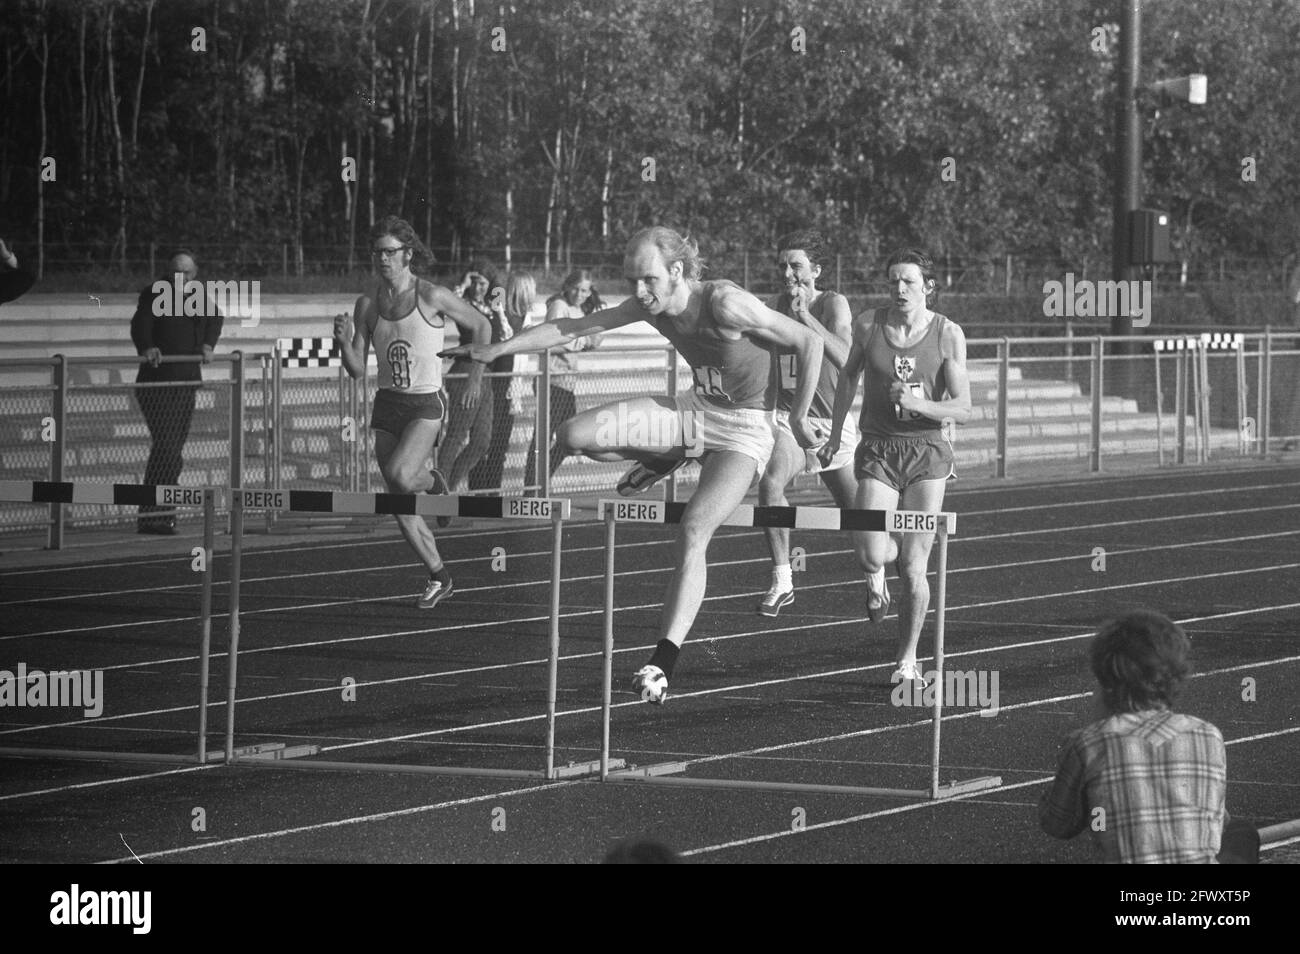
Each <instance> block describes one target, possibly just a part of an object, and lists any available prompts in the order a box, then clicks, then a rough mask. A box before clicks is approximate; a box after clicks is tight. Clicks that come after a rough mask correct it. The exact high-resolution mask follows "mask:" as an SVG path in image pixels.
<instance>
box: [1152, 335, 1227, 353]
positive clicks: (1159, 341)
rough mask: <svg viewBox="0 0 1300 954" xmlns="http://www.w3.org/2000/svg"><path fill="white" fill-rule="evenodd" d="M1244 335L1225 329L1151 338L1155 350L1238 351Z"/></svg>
mask: <svg viewBox="0 0 1300 954" xmlns="http://www.w3.org/2000/svg"><path fill="white" fill-rule="evenodd" d="M1243 341H1244V336H1243V335H1241V334H1239V333H1231V332H1226V331H1214V332H1206V333H1203V334H1200V335H1180V336H1179V337H1177V338H1152V339H1151V347H1152V348H1154V349H1155V350H1156V351H1191V350H1193V349H1194V348H1205V349H1208V350H1210V351H1240V350H1241V347H1242V343H1243Z"/></svg>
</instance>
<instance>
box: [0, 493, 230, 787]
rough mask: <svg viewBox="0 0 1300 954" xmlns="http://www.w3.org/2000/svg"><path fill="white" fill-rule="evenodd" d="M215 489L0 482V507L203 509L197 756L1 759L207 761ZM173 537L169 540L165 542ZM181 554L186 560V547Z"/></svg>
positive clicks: (64, 753) (77, 753) (59, 753)
mask: <svg viewBox="0 0 1300 954" xmlns="http://www.w3.org/2000/svg"><path fill="white" fill-rule="evenodd" d="M223 495H224V491H223V490H222V489H221V488H220V487H180V486H175V485H170V484H94V483H69V482H63V481H57V482H56V481H45V480H35V481H31V480H0V503H48V504H72V503H78V504H104V505H106V506H117V507H142V506H155V505H163V506H169V507H201V508H202V509H203V552H204V560H203V570H202V577H201V580H200V583H199V706H198V709H199V727H198V745H197V753H196V755H177V754H175V753H158V752H113V751H103V750H93V751H87V750H83V749H45V748H40V749H38V748H9V747H5V748H0V755H13V756H23V757H44V758H54V759H94V760H98V761H105V760H117V761H126V762H166V763H178V762H180V763H193V762H196V761H197V762H198V763H200V764H202V763H204V762H206V761H207V760H208V752H207V728H208V661H209V650H210V646H211V641H212V564H213V560H212V547H213V542H214V538H215V511H216V508H217V507H218V506H220V505H221V503H222V501H223ZM169 539H174V538H169ZM184 555H185V558H186V559H187V560H189V559H191V555H190V546H189V545H188V544H185V545H184Z"/></svg>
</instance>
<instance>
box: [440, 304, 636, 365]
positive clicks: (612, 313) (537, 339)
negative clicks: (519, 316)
mask: <svg viewBox="0 0 1300 954" xmlns="http://www.w3.org/2000/svg"><path fill="white" fill-rule="evenodd" d="M645 318H646V313H645V310H644V309H642V307H641V304H640V302H638V301H637V300H636V299H635V298H626V299H624V300H623V302H622V303H621V304H619V305H616V306H615V307H613V308H606V309H604V310H602V311H593V312H592V313H591V314H590V315H585V316H583V317H582V318H561V319H559V320H558V321H546V322H543V323H542V324H540V325H533V326H532V327H531V328H525V329H524V330H523V331H521V332H519V334H517V335H515V336H514V337H513V338H511V339H510V340H509V341H502V342H499V343H498V344H494V345H491V344H484V345H480V344H473V345H461V346H460V347H458V348H449V349H447V350H446V351H444V352H442V355H443V357H446V358H460V357H465V358H469V359H470V360H471V361H478V362H481V363H483V364H488V363H491V362H493V361H495V360H496V359H497V358H503V357H505V356H506V355H508V354H522V353H525V352H529V351H545V350H547V349H548V348H554V347H555V346H556V345H561V344H564V343H565V342H566V341H572V340H573V339H574V338H581V337H583V336H585V335H592V334H599V333H603V332H606V331H612V330H613V329H615V328H622V327H623V326H624V325H631V324H635V323H636V322H638V321H645Z"/></svg>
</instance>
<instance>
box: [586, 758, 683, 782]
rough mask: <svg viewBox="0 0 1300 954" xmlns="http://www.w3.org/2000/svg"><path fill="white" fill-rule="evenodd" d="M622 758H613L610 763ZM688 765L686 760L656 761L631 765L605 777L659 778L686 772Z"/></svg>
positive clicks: (617, 778)
mask: <svg viewBox="0 0 1300 954" xmlns="http://www.w3.org/2000/svg"><path fill="white" fill-rule="evenodd" d="M622 761H623V760H622V759H612V760H611V761H610V763H609V764H610V765H611V766H612V765H613V764H614V763H615V762H620V763H621V762H622ZM687 767H688V765H687V763H686V762H654V763H652V764H650V765H629V766H627V768H624V769H620V770H619V771H617V772H608V773H606V775H605V778H612V779H614V780H615V781H617V780H619V779H623V778H629V779H632V778H638V779H645V778H658V777H660V776H664V775H676V774H678V773H680V772H685V771H686V769H687Z"/></svg>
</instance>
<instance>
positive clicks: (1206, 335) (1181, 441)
mask: <svg viewBox="0 0 1300 954" xmlns="http://www.w3.org/2000/svg"><path fill="white" fill-rule="evenodd" d="M1151 348H1152V351H1153V352H1154V355H1155V388H1156V401H1155V409H1156V443H1157V462H1158V464H1159V465H1160V466H1164V462H1165V452H1164V414H1163V411H1164V408H1163V404H1164V392H1163V389H1162V387H1161V372H1160V358H1161V355H1162V354H1163V353H1164V352H1169V353H1170V356H1171V357H1173V358H1174V371H1175V379H1174V409H1175V414H1176V418H1175V420H1176V427H1177V458H1176V459H1177V462H1178V463H1180V464H1181V463H1184V462H1185V460H1186V457H1187V425H1186V414H1187V402H1188V400H1189V399H1190V401H1191V403H1192V413H1193V416H1194V418H1195V432H1194V435H1193V436H1194V442H1195V454H1196V459H1197V462H1198V463H1205V462H1206V461H1208V460H1209V459H1210V366H1209V353H1210V352H1211V351H1230V352H1233V353H1234V357H1235V359H1236V390H1237V420H1238V421H1239V422H1240V421H1243V420H1244V419H1245V415H1246V368H1245V335H1243V334H1241V333H1240V332H1228V331H1214V332H1202V333H1201V334H1199V335H1179V336H1177V337H1172V338H1152V339H1151ZM1189 392H1190V393H1189ZM1248 444H1249V442H1247V441H1245V440H1244V439H1239V440H1238V453H1248V452H1249V450H1250V448H1249V446H1248Z"/></svg>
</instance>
